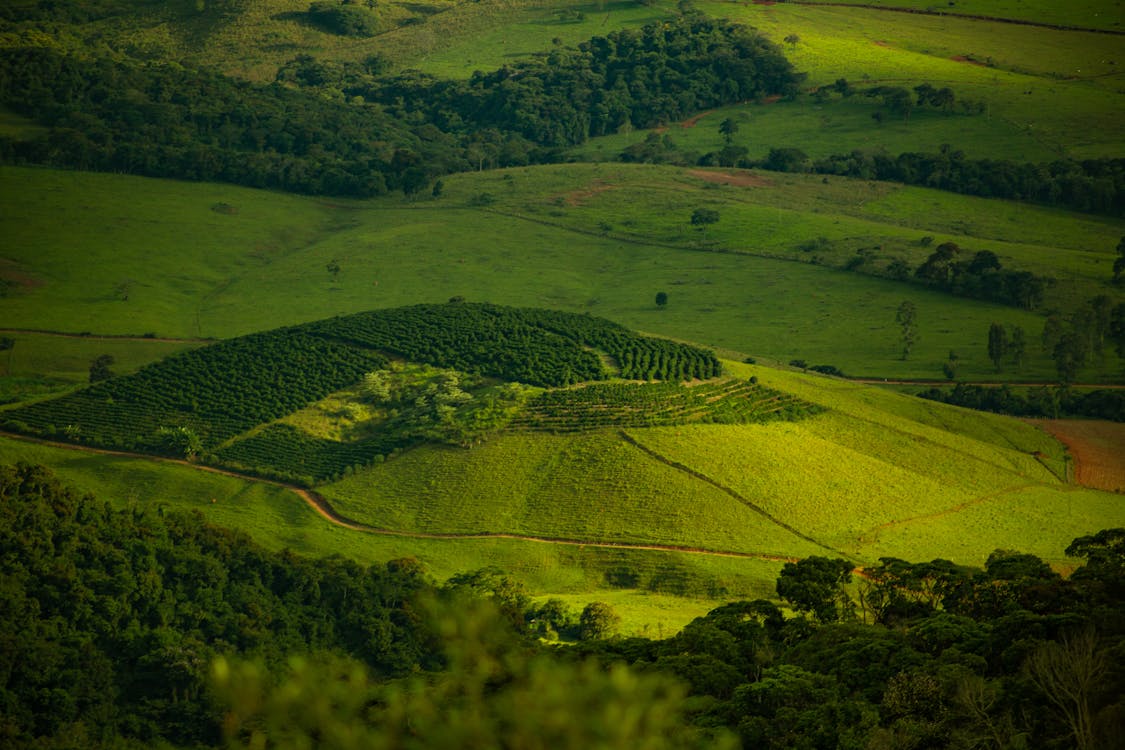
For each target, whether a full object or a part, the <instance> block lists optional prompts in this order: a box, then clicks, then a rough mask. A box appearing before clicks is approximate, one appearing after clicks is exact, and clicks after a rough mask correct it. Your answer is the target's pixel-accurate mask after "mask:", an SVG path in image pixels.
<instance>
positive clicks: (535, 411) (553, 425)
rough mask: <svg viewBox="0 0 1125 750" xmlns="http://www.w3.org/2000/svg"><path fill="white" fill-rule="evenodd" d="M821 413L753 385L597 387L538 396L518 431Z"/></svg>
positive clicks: (759, 419)
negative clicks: (520, 429) (521, 429)
mask: <svg viewBox="0 0 1125 750" xmlns="http://www.w3.org/2000/svg"><path fill="white" fill-rule="evenodd" d="M819 411H822V409H821V408H820V407H818V406H816V405H814V404H810V403H808V402H805V401H802V400H801V399H799V398H797V397H795V396H793V395H791V394H786V393H781V392H779V391H775V390H772V389H770V388H766V387H765V386H761V385H758V384H756V383H752V382H750V381H748V380H725V381H718V382H713V383H704V384H701V385H697V386H691V387H689V386H683V385H680V384H678V383H598V384H593V385H588V386H584V387H581V388H569V389H563V390H554V391H546V392H544V393H541V394H539V395H537V396H535V397H534V398H533V399H531V400H530V401H529V402H528V403H527V405H526V406H525V408H524V410H523V413H522V414H521V415H520V416H519V417H517V418H516V419H515V420H513V422H512V427H513V428H523V429H535V430H551V431H559V432H574V431H581V430H591V429H597V428H600V427H659V426H668V425H678V424H688V423H710V424H749V423H754V422H766V421H771V420H775V419H798V418H801V417H804V416H809V415H811V414H815V413H817V412H819Z"/></svg>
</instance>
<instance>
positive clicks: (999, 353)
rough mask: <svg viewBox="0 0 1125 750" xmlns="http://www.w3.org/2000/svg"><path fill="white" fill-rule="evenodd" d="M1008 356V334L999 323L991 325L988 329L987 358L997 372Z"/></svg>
mask: <svg viewBox="0 0 1125 750" xmlns="http://www.w3.org/2000/svg"><path fill="white" fill-rule="evenodd" d="M1007 355H1008V332H1007V331H1006V330H1004V326H1002V325H1001V324H999V323H993V324H992V325H991V326H989V328H988V358H989V359H991V360H992V364H994V365H996V371H997V372H999V371H1000V369H1001V367H1002V365H1003V364H1004V357H1006V356H1007Z"/></svg>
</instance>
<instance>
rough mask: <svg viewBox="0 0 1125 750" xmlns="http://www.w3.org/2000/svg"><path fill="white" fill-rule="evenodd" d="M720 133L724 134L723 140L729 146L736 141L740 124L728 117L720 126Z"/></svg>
mask: <svg viewBox="0 0 1125 750" xmlns="http://www.w3.org/2000/svg"><path fill="white" fill-rule="evenodd" d="M719 133H721V134H722V136H723V140H725V141H726V142H727V145H728V146H729V145H730V143H731V141H732V140H734V136H735V134H736V133H738V123H737V122H735V121H734V120H733V119H731V118H730V117H728V118H727V119H725V120H723V121H722V123H720V124H719Z"/></svg>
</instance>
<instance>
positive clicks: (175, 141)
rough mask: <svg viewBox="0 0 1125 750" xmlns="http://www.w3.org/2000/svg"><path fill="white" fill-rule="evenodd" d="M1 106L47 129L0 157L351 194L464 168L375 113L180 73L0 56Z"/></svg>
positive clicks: (454, 155)
mask: <svg viewBox="0 0 1125 750" xmlns="http://www.w3.org/2000/svg"><path fill="white" fill-rule="evenodd" d="M0 103H2V104H3V105H4V106H5V107H7V108H9V109H11V110H12V111H14V112H17V113H19V114H21V115H23V116H25V117H27V118H30V119H31V120H33V121H34V122H36V123H37V124H39V125H42V126H45V127H46V128H47V130H46V132H45V133H43V134H42V135H38V136H35V137H30V138H28V137H9V136H5V137H3V138H0V159H2V160H3V161H5V162H8V163H28V164H43V165H48V166H58V167H70V168H77V169H87V170H96V171H112V172H124V173H127V174H137V175H145V176H149V177H172V178H177V179H186V180H211V181H219V182H230V183H234V184H237V185H246V186H249V187H257V188H273V189H279V190H286V191H290V192H295V193H307V194H332V195H348V196H356V197H369V196H373V195H380V194H383V193H386V192H387V191H389V190H400V189H401V190H404V191H406V192H412V191H416V190H418V189H421V187H423V186H425V185H428V184H429V182H430V180H431V178H432V176H433V175H435V174H443V173H447V172H452V171H456V170H459V169H464V168H466V167H467V165H466V163H465V162H464V160H463V157H462V155H461V154H460V153H459V151H458V146H457V142H456V140H455V139H453V138H451V137H447V136H445V135H443V134H440V133H439V134H436V136H435V134H433V133H428V134H427V137H426V138H425V139H423V138H421V137H419V136H418V135H417V134H416V133H414V132H412V129H411V127H410V126H408V125H406V124H405V123H403V122H399V121H397V120H395V119H394V118H392V117H389V116H387V115H386V114H384V113H382V112H381V111H379V109H378V108H376V107H369V106H357V105H353V104H348V103H345V102H341V101H327V100H326V99H324V98H323V97H320V96H317V95H315V94H311V93H306V92H302V91H299V90H295V89H292V88H289V87H286V86H282V85H279V84H272V85H257V84H250V83H246V82H242V81H236V80H235V79H232V78H228V77H225V76H222V75H219V74H217V73H212V72H208V71H205V70H200V69H188V68H184V67H181V66H179V65H159V64H147V65H142V64H136V63H128V62H118V61H114V60H110V59H107V58H96V59H92V60H91V59H85V58H79V57H77V56H74V55H67V54H64V53H62V52H58V51H56V50H52V49H48V48H24V49H5V50H0Z"/></svg>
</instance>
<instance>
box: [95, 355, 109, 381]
mask: <svg viewBox="0 0 1125 750" xmlns="http://www.w3.org/2000/svg"><path fill="white" fill-rule="evenodd" d="M113 362H114V360H113V355H112V354H99V355H98V356H97V357H94V361H93V362H91V363H90V382H91V383H97V382H100V381H102V380H109V379H110V378H112V377H113V371H112V370H110V369H109V366H110V365H112V364H113Z"/></svg>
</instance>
